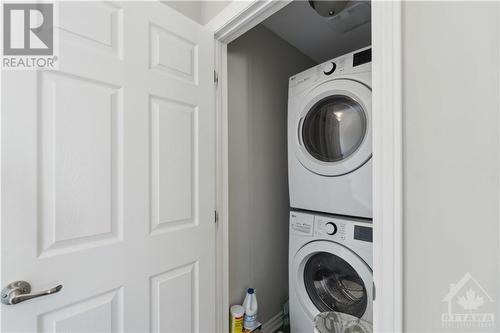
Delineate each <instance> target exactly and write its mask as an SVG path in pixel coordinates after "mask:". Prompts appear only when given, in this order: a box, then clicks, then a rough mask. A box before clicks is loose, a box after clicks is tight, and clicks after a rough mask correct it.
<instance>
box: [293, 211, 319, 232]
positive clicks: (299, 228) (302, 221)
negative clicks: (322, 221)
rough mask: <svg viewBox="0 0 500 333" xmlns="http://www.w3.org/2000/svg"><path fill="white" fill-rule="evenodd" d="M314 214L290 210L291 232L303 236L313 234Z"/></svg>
mask: <svg viewBox="0 0 500 333" xmlns="http://www.w3.org/2000/svg"><path fill="white" fill-rule="evenodd" d="M313 227H314V215H311V214H305V213H300V212H290V233H294V234H296V235H301V236H312V235H313Z"/></svg>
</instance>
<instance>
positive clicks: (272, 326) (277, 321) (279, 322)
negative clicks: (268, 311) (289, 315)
mask: <svg viewBox="0 0 500 333" xmlns="http://www.w3.org/2000/svg"><path fill="white" fill-rule="evenodd" d="M281 326H283V313H282V312H280V313H278V314H277V315H275V316H273V317H272V318H271V319H269V320H268V321H266V322H265V323H264V324H262V333H274V332H276V331H277V330H279V329H280V328H281Z"/></svg>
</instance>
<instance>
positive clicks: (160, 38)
mask: <svg viewBox="0 0 500 333" xmlns="http://www.w3.org/2000/svg"><path fill="white" fill-rule="evenodd" d="M57 6H58V9H59V10H58V13H59V21H58V22H59V27H58V28H57V30H58V32H59V70H58V71H45V72H34V71H16V72H13V71H4V72H3V73H2V80H3V81H2V90H3V91H2V97H3V98H2V125H1V126H2V143H1V144H2V165H1V167H2V175H1V176H2V185H1V186H2V198H1V202H2V224H1V229H2V233H1V265H2V270H1V280H2V285H6V284H7V283H9V282H13V281H16V280H26V281H28V282H30V283H31V284H32V288H33V290H34V291H37V290H41V289H46V288H49V287H53V286H55V285H56V284H62V285H63V289H62V290H61V291H60V292H59V293H57V294H54V295H50V296H45V297H41V298H37V299H33V300H30V301H26V302H23V303H19V304H17V305H11V306H6V305H2V306H1V330H2V331H3V332H10V331H12V332H15V331H29V332H36V331H39V332H82V331H84V332H121V331H130V332H132V331H134V332H149V331H155V332H198V331H200V330H201V331H212V332H214V331H215V308H216V307H215V225H214V222H213V210H214V206H215V203H214V193H215V189H214V184H215V181H214V177H215V170H214V167H215V160H214V156H215V110H214V100H213V98H214V91H213V89H214V86H213V77H212V68H213V36H212V35H211V34H210V33H208V32H207V31H205V30H204V29H203V28H202V27H201V26H199V25H198V24H196V23H194V22H192V21H191V20H189V19H187V18H185V17H183V16H182V15H180V14H178V13H176V12H175V11H173V10H172V9H170V8H168V7H167V6H165V5H163V4H161V3H157V2H140V3H139V2H137V3H134V2H124V3H115V2H113V3H104V2H102V3H101V2H85V3H79V2H61V3H58V4H57ZM56 12H57V11H56ZM89 17H92V20H89V19H88V18H89ZM200 323H203V325H201V324H200Z"/></svg>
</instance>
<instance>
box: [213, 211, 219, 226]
mask: <svg viewBox="0 0 500 333" xmlns="http://www.w3.org/2000/svg"><path fill="white" fill-rule="evenodd" d="M214 222H215V223H219V212H217V211H216V210H214Z"/></svg>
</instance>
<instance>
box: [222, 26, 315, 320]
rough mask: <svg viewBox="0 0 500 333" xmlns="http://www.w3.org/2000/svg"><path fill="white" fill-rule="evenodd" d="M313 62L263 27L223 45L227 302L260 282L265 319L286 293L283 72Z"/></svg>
mask: <svg viewBox="0 0 500 333" xmlns="http://www.w3.org/2000/svg"><path fill="white" fill-rule="evenodd" d="M311 66H314V63H313V62H312V60H310V59H309V58H307V57H306V56H304V55H303V54H301V53H300V52H299V51H297V50H296V49H294V48H293V47H291V46H290V45H289V44H287V43H285V42H284V41H283V40H281V39H280V38H278V37H277V36H276V35H274V34H273V33H272V32H270V31H269V30H267V29H266V28H264V27H262V26H257V27H256V28H254V29H252V30H251V31H249V32H248V33H246V34H245V35H243V36H242V37H240V38H238V39H237V40H236V41H234V42H232V43H231V44H229V47H228V69H229V301H230V303H231V304H241V303H242V302H243V297H244V294H245V290H246V288H247V287H255V288H257V298H258V301H259V320H260V321H263V322H265V321H267V320H269V319H270V318H271V317H272V316H274V315H276V314H278V313H279V311H280V310H281V306H282V304H283V302H284V301H285V299H286V298H287V296H288V212H289V202H288V182H287V148H286V119H287V118H286V116H287V100H288V98H287V94H288V78H289V77H290V76H291V75H293V74H295V73H298V72H300V71H302V70H304V69H307V68H309V67H311Z"/></svg>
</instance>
